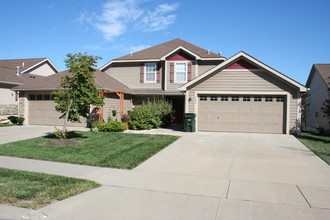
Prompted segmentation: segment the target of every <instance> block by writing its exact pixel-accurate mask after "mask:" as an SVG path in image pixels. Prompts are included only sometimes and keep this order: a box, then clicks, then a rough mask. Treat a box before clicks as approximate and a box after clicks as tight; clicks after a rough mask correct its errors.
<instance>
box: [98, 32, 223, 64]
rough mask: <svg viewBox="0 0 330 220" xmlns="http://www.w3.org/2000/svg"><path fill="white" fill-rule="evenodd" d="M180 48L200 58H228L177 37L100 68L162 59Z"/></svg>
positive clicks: (117, 59)
mask: <svg viewBox="0 0 330 220" xmlns="http://www.w3.org/2000/svg"><path fill="white" fill-rule="evenodd" d="M179 49H183V50H185V51H186V52H188V53H189V54H190V55H193V56H194V57H196V58H198V59H205V60H207V59H210V60H212V59H216V60H226V58H225V57H223V56H221V55H219V54H216V53H213V52H211V51H209V50H206V49H203V48H201V47H198V46H196V45H194V44H191V43H189V42H187V41H184V40H182V39H180V38H175V39H173V40H170V41H167V42H165V43H161V44H157V45H155V46H152V47H148V48H146V49H143V50H140V51H137V52H135V53H130V54H128V55H126V56H122V57H119V58H116V59H113V60H112V61H110V62H108V63H107V64H105V65H104V66H102V67H101V68H100V70H103V69H106V68H107V67H108V66H109V65H110V64H111V63H113V62H136V61H140V62H141V61H160V60H162V59H164V57H165V56H168V55H170V54H171V53H174V52H176V51H177V50H179Z"/></svg>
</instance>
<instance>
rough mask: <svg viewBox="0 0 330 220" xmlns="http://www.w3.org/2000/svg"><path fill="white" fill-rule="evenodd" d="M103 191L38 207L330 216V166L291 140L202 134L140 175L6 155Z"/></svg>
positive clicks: (59, 213)
mask: <svg viewBox="0 0 330 220" xmlns="http://www.w3.org/2000/svg"><path fill="white" fill-rule="evenodd" d="M0 166H1V167H7V168H13V169H21V170H29V171H36V172H46V173H52V174H58V175H64V176H73V177H77V178H84V179H90V180H94V181H97V182H99V183H101V184H102V186H101V187H99V188H97V189H94V190H91V191H89V192H86V193H83V194H80V195H77V196H74V197H71V198H68V199H66V200H63V201H60V202H56V203H54V204H51V205H49V206H47V207H44V208H41V209H39V210H38V212H39V213H43V214H44V215H45V216H44V217H47V218H51V219H116V220H117V219H134V220H135V219H141V220H142V219H143V220H148V219H203V220H204V219H205V220H208V219H210V220H211V219H212V220H220V219H224V220H226V219H244V220H245V219H251V220H252V219H257V220H258V219H262V220H264V219H281V220H282V219H303V220H304V219H306V220H307V219H329V217H330V205H329V204H330V168H329V166H328V165H327V164H326V163H325V162H323V161H322V160H321V159H319V158H318V157H317V156H315V155H314V154H313V153H312V152H311V151H309V150H308V149H307V148H306V147H305V146H303V145H302V144H301V143H300V142H299V141H298V140H297V139H296V138H295V137H293V136H289V135H270V134H242V133H215V132H214V133H212V132H197V133H188V134H185V135H184V136H183V137H182V138H180V139H179V140H178V141H176V142H174V143H173V144H171V145H170V146H169V147H167V148H165V149H164V150H162V151H161V152H159V153H158V154H156V155H154V156H153V157H151V158H150V159H148V160H147V161H145V162H144V163H142V164H140V165H139V166H138V167H136V168H135V169H134V170H119V169H108V168H98V167H88V166H79V165H69V164H61V163H54V162H44V161H31V160H26V159H18V158H8V157H1V158H0Z"/></svg>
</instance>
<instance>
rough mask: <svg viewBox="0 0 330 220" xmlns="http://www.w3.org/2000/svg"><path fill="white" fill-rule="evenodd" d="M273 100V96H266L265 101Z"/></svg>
mask: <svg viewBox="0 0 330 220" xmlns="http://www.w3.org/2000/svg"><path fill="white" fill-rule="evenodd" d="M273 100H274V97H272V96H266V97H265V102H273Z"/></svg>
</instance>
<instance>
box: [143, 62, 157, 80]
mask: <svg viewBox="0 0 330 220" xmlns="http://www.w3.org/2000/svg"><path fill="white" fill-rule="evenodd" d="M156 74H157V64H156V63H146V64H145V82H149V83H150V82H151V83H154V82H156V78H157V76H156Z"/></svg>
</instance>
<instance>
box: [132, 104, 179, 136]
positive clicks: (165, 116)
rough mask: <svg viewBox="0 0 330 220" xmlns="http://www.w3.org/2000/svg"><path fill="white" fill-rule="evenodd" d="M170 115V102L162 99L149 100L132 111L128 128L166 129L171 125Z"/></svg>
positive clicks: (171, 111)
mask: <svg viewBox="0 0 330 220" xmlns="http://www.w3.org/2000/svg"><path fill="white" fill-rule="evenodd" d="M172 114H173V110H172V104H171V103H170V102H168V101H165V100H164V99H162V98H155V99H153V100H151V99H149V100H147V101H146V102H143V103H142V105H140V106H136V107H135V108H134V109H133V111H132V113H131V115H130V116H131V120H130V121H129V126H130V128H131V129H133V130H149V129H151V128H159V127H168V126H170V125H171V118H172Z"/></svg>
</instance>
